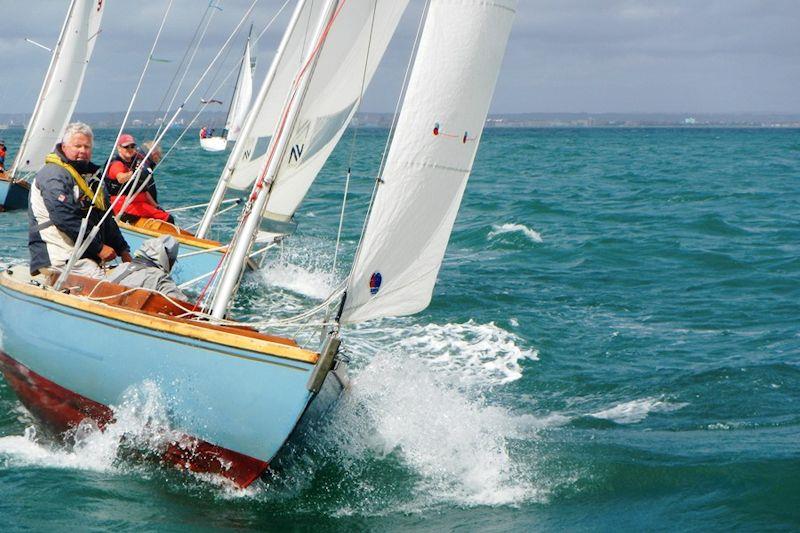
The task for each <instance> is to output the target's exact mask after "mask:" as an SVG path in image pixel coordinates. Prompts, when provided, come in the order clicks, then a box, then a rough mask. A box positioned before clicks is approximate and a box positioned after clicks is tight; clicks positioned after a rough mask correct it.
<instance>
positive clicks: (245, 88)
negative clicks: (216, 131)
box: [200, 35, 256, 152]
mask: <svg viewBox="0 0 800 533" xmlns="http://www.w3.org/2000/svg"><path fill="white" fill-rule="evenodd" d="M255 66H256V64H255V61H254V60H253V57H252V50H251V45H250V36H249V35H248V36H247V42H246V43H245V46H244V53H243V54H242V62H241V65H240V66H239V75H238V77H237V78H236V85H235V88H234V90H233V97H232V98H231V105H230V106H229V107H228V115H227V116H226V117H225V130H224V131H223V132H222V135H220V136H207V137H204V136H202V135H201V136H200V147H201V148H203V150H205V151H207V152H222V151H224V150H226V149H227V148H228V143H229V142H236V139H238V138H239V133H240V132H241V131H242V124H243V123H244V120H245V118H246V117H247V112H248V111H249V109H250V102H251V100H252V99H253V71H254V70H255Z"/></svg>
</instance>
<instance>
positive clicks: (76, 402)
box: [0, 351, 268, 487]
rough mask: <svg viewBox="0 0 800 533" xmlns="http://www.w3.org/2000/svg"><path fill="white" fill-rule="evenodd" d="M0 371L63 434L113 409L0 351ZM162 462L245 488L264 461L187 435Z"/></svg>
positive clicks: (104, 421) (103, 421)
mask: <svg viewBox="0 0 800 533" xmlns="http://www.w3.org/2000/svg"><path fill="white" fill-rule="evenodd" d="M0 370H2V372H3V375H4V376H5V378H6V381H7V382H8V384H9V385H11V387H12V388H13V389H14V391H15V392H16V393H17V396H18V397H19V399H20V401H21V402H22V403H23V404H24V405H25V407H26V408H27V409H28V410H29V411H30V412H31V413H33V415H34V416H36V417H37V418H39V419H40V420H41V421H42V422H43V423H44V424H45V425H47V426H48V427H49V428H51V429H53V430H55V431H56V432H58V433H63V432H65V431H67V430H69V429H70V428H74V427H75V426H77V425H78V424H80V423H81V421H83V420H85V419H87V418H88V419H91V420H93V421H94V422H96V423H97V425H98V426H99V427H100V428H101V429H103V428H105V426H107V425H108V424H110V423H112V422H113V421H114V412H113V411H112V410H111V409H110V408H109V407H108V406H105V405H103V404H100V403H97V402H95V401H92V400H90V399H89V398H86V397H84V396H81V395H80V394H76V393H74V392H72V391H70V390H68V389H65V388H64V387H61V386H60V385H57V384H55V383H53V382H52V381H50V380H48V379H46V378H44V377H42V376H40V375H39V374H37V373H35V372H33V371H32V370H31V369H29V368H28V367H26V366H25V365H23V364H21V363H19V362H17V361H15V360H14V359H12V358H11V357H9V356H8V354H6V353H4V352H2V351H0ZM162 459H163V460H164V461H165V462H168V463H170V464H174V465H175V466H177V467H178V468H181V469H188V470H191V471H192V472H207V473H211V474H217V475H220V476H223V477H225V478H228V479H230V480H231V481H233V482H234V483H235V484H236V485H239V486H240V487H246V486H248V485H249V484H251V483H252V482H253V481H255V480H256V479H258V477H259V476H260V475H261V474H263V473H264V471H265V470H266V469H267V466H268V465H267V463H266V462H264V461H261V460H259V459H255V458H253V457H250V456H247V455H243V454H240V453H237V452H234V451H232V450H228V449H226V448H221V447H219V446H215V445H213V444H210V443H208V442H206V441H203V440H200V439H197V438H195V437H191V436H188V435H186V436H184V437H182V438H181V439H180V440H179V441H176V442H171V443H170V444H169V446H168V447H167V449H166V451H164V452H162Z"/></svg>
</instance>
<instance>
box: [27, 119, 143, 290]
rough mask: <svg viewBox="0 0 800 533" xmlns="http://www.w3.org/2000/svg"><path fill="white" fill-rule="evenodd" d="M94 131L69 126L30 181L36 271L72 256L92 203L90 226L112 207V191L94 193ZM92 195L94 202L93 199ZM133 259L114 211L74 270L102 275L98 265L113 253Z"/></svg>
mask: <svg viewBox="0 0 800 533" xmlns="http://www.w3.org/2000/svg"><path fill="white" fill-rule="evenodd" d="M93 143H94V134H93V133H92V129H91V128H90V127H89V126H87V125H86V124H83V123H80V122H75V123H73V124H70V125H69V126H67V129H66V132H65V133H64V137H63V139H62V142H61V143H59V144H57V145H56V149H55V152H54V153H52V154H50V155H48V156H47V158H46V159H45V165H44V167H42V169H41V170H40V171H39V172H37V173H36V176H35V177H34V178H33V182H32V183H31V194H30V204H29V206H28V250H29V251H30V255H31V263H30V270H31V274H32V275H37V274H40V273H44V274H47V273H49V272H50V271H53V270H59V269H60V268H62V267H64V266H65V265H66V263H67V261H69V258H70V255H71V254H72V251H73V249H74V247H75V241H76V240H77V238H78V233H79V231H80V227H81V220H82V219H83V218H84V217H86V216H87V214H88V212H89V208H90V207H91V206H92V203H94V207H95V208H94V209H92V215H91V216H90V218H89V224H88V228H87V235H88V231H90V230H91V229H92V228H93V227H94V226H96V225H97V224H98V223H99V222H100V219H101V218H102V216H103V214H104V213H105V211H106V210H107V209H108V207H109V201H108V196H107V195H104V194H99V195H96V196H97V198H96V199H95V198H94V197H95V194H94V192H95V191H96V190H97V186H98V180H97V177H96V175H97V172H98V170H99V167H98V166H97V165H95V164H94V163H92V162H91V157H92V145H93ZM93 199H94V202H93ZM117 256H119V257H121V258H122V260H123V261H130V260H131V256H130V247H129V246H128V243H127V242H125V238H124V237H123V236H122V233H120V231H119V227H118V226H117V223H116V221H115V220H114V218H113V217H112V216H109V217H107V218H106V220H105V221H104V222H103V224H102V225H101V227H100V231H99V232H98V234H97V236H96V237H95V238H94V240H92V242H91V243H90V244H89V247H88V248H87V249H86V252H84V254H83V256H82V257H81V258H79V259H78V260H77V261H76V262H75V264H74V268H73V270H72V272H74V273H75V274H79V275H83V276H90V277H95V278H101V277H103V274H104V272H103V269H102V268H101V267H100V265H101V264H102V263H103V262H105V261H111V260H112V259H114V258H115V257H117Z"/></svg>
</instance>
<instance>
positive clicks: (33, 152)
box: [11, 0, 105, 177]
mask: <svg viewBox="0 0 800 533" xmlns="http://www.w3.org/2000/svg"><path fill="white" fill-rule="evenodd" d="M104 4H105V2H103V1H102V0H73V1H72V3H71V4H70V8H69V11H68V12H67V17H66V19H65V21H64V27H63V28H62V30H61V34H60V35H59V38H58V43H57V44H56V46H55V48H54V49H53V56H52V59H51V61H50V66H49V68H48V70H47V75H46V76H45V81H44V83H43V84H42V89H41V91H40V93H39V97H38V99H37V101H36V107H35V109H34V111H33V114H32V115H31V120H30V123H29V124H28V127H27V129H26V130H25V137H24V138H23V140H22V143H21V145H20V150H19V153H18V155H17V157H16V159H15V160H14V166H13V168H12V171H11V173H12V175H13V176H15V177H16V176H17V175H18V174H19V173H33V172H36V171H38V170H39V168H41V167H42V166H43V165H44V157H45V156H46V155H47V154H48V153H50V152H52V151H53V148H54V147H55V145H56V144H57V143H58V142H60V141H61V136H62V135H63V134H64V130H65V129H66V127H67V124H69V121H70V119H71V117H72V112H73V111H74V110H75V105H76V104H77V102H78V95H79V94H80V92H81V87H82V85H83V79H84V75H85V74H86V67H87V65H88V63H89V59H90V58H91V56H92V52H93V51H94V46H95V43H96V42H97V36H98V34H99V33H100V22H101V20H102V16H103V9H104V7H105V5H104Z"/></svg>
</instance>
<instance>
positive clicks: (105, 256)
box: [97, 244, 117, 263]
mask: <svg viewBox="0 0 800 533" xmlns="http://www.w3.org/2000/svg"><path fill="white" fill-rule="evenodd" d="M97 255H99V256H100V260H101V261H102V262H103V263H107V262H109V261H112V260H113V259H115V258H116V257H117V253H116V252H115V251H114V249H113V248H112V247H110V246H109V245H107V244H104V245H103V249H102V250H100V253H99V254H97Z"/></svg>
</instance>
